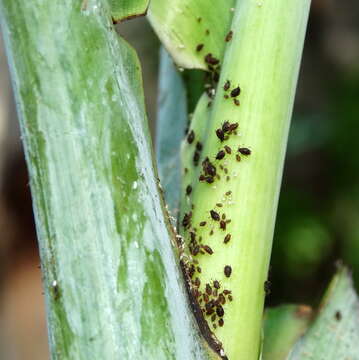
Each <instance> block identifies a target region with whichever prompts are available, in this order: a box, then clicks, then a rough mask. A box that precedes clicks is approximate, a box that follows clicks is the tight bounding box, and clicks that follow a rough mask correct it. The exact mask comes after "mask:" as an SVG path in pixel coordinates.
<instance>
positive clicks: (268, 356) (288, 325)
mask: <svg viewBox="0 0 359 360" xmlns="http://www.w3.org/2000/svg"><path fill="white" fill-rule="evenodd" d="M311 315H312V311H311V308H309V307H308V306H304V305H282V306H279V307H276V308H270V309H267V310H266V312H265V317H264V343H263V351H262V359H263V360H285V359H287V356H288V354H289V352H290V350H291V349H292V347H293V345H294V344H295V342H296V341H297V340H298V338H299V337H300V336H302V335H303V334H304V332H305V331H306V329H307V328H308V325H309V322H310V320H311Z"/></svg>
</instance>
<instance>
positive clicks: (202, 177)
mask: <svg viewBox="0 0 359 360" xmlns="http://www.w3.org/2000/svg"><path fill="white" fill-rule="evenodd" d="M198 180H199V181H204V180H206V177H205V176H204V175H203V174H201V175H200V176H199V178H198Z"/></svg>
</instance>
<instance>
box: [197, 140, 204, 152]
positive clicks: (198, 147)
mask: <svg viewBox="0 0 359 360" xmlns="http://www.w3.org/2000/svg"><path fill="white" fill-rule="evenodd" d="M202 149H203V145H202V143H201V142H199V141H197V144H196V150H197V151H202Z"/></svg>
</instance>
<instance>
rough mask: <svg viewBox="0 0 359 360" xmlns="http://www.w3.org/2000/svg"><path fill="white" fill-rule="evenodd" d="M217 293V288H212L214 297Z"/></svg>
mask: <svg viewBox="0 0 359 360" xmlns="http://www.w3.org/2000/svg"><path fill="white" fill-rule="evenodd" d="M217 295H218V290H217V289H214V290H213V296H214V297H216V296H217Z"/></svg>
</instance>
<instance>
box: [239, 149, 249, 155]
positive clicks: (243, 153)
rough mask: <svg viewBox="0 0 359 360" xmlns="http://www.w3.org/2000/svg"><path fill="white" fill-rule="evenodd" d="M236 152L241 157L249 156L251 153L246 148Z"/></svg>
mask: <svg viewBox="0 0 359 360" xmlns="http://www.w3.org/2000/svg"><path fill="white" fill-rule="evenodd" d="M238 152H240V153H241V154H242V155H250V154H251V153H252V151H251V150H250V149H248V148H239V149H238Z"/></svg>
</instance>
